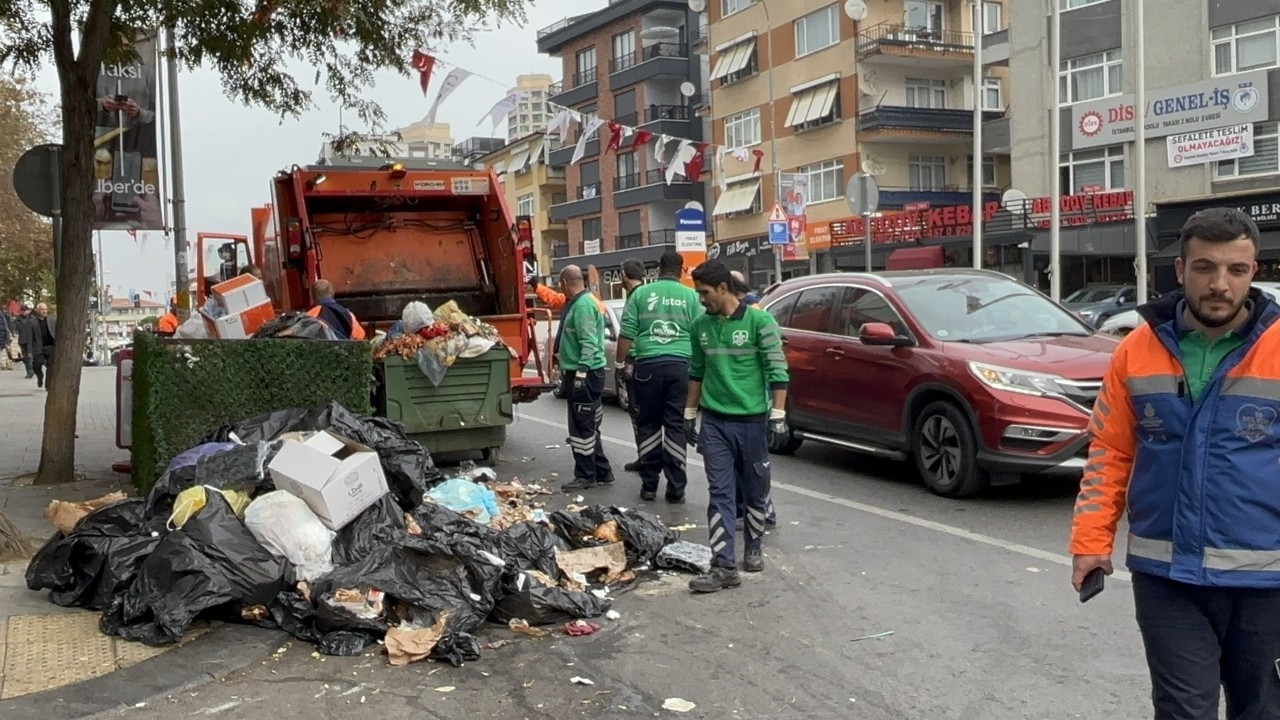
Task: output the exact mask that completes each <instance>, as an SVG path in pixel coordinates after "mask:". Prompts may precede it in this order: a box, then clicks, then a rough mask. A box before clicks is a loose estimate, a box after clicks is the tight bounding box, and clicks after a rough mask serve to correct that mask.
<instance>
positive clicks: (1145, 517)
mask: <svg viewBox="0 0 1280 720" xmlns="http://www.w3.org/2000/svg"><path fill="white" fill-rule="evenodd" d="M1181 242H1182V253H1181V257H1179V258H1178V259H1177V260H1176V261H1175V263H1174V268H1175V270H1176V272H1177V276H1178V281H1179V282H1180V283H1181V284H1182V286H1183V288H1184V289H1183V291H1180V292H1177V293H1173V294H1171V295H1166V296H1164V297H1161V298H1160V299H1158V300H1156V301H1154V302H1151V303H1148V304H1146V305H1144V306H1142V307H1141V308H1140V309H1139V312H1140V313H1141V315H1142V317H1143V318H1144V319H1145V320H1146V323H1145V324H1143V325H1141V326H1139V327H1138V328H1137V329H1135V330H1134V331H1133V332H1132V333H1130V334H1129V335H1128V337H1126V338H1125V339H1124V341H1123V342H1122V343H1121V344H1120V345H1119V347H1118V348H1117V349H1116V351H1115V355H1114V357H1113V358H1112V362H1111V367H1110V369H1109V370H1108V371H1107V374H1106V377H1105V378H1104V379H1103V383H1102V390H1101V392H1100V394H1099V395H1098V399H1097V401H1096V403H1095V404H1094V408H1093V419H1092V422H1091V430H1092V433H1093V444H1092V445H1091V447H1090V449H1089V464H1088V466H1087V467H1086V468H1085V472H1084V477H1083V479H1082V481H1081V484H1080V495H1079V497H1078V499H1077V501H1076V506H1075V516H1074V521H1073V523H1072V528H1071V548H1070V549H1071V553H1072V555H1073V572H1072V583H1073V584H1074V585H1075V586H1076V588H1077V589H1079V588H1080V585H1081V583H1082V582H1083V580H1084V578H1085V576H1086V575H1087V574H1088V573H1089V572H1090V571H1091V570H1093V569H1095V568H1102V570H1103V571H1104V572H1105V573H1107V574H1110V573H1111V570H1112V568H1111V553H1112V548H1113V542H1114V539H1115V533H1116V525H1117V523H1118V522H1119V520H1120V516H1121V515H1122V514H1124V512H1125V510H1126V507H1127V509H1128V516H1129V517H1128V519H1129V537H1128V554H1127V558H1126V563H1127V565H1128V567H1129V569H1130V570H1131V571H1132V579H1133V595H1134V606H1135V610H1136V615H1137V621H1138V629H1139V630H1140V632H1141V634H1142V640H1143V644H1144V645H1145V647H1146V654H1147V665H1148V668H1149V670H1150V673H1151V685H1152V691H1151V694H1152V702H1153V704H1154V706H1155V717H1156V720H1175V719H1176V720H1217V718H1218V697H1219V689H1220V688H1225V690H1226V698H1227V717H1228V718H1230V719H1231V720H1262V719H1263V718H1280V676H1278V675H1277V658H1280V423H1277V422H1276V421H1277V416H1280V322H1277V320H1280V306H1277V305H1276V303H1275V302H1274V301H1272V300H1271V299H1270V298H1269V296H1267V295H1265V294H1264V293H1262V292H1261V291H1259V290H1257V289H1251V288H1250V284H1251V282H1252V281H1253V277H1254V274H1255V273H1256V272H1257V269H1258V263H1257V256H1258V227H1257V225H1255V224H1254V222H1253V220H1252V219H1251V218H1249V216H1247V215H1245V214H1244V213H1242V212H1240V211H1239V210H1236V209H1234V208H1213V209H1209V210H1204V211H1201V212H1199V213H1197V214H1196V215H1194V216H1192V217H1191V219H1190V220H1188V221H1187V223H1186V225H1185V226H1184V227H1183V229H1182V237H1181Z"/></svg>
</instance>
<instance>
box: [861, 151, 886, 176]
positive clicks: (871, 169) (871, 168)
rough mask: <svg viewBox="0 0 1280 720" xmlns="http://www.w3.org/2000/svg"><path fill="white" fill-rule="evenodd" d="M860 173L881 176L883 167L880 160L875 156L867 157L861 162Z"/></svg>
mask: <svg viewBox="0 0 1280 720" xmlns="http://www.w3.org/2000/svg"><path fill="white" fill-rule="evenodd" d="M862 172H864V173H866V174H868V175H883V174H884V165H881V164H880V158H879V157H878V156H875V155H867V157H866V158H865V159H863V161H862Z"/></svg>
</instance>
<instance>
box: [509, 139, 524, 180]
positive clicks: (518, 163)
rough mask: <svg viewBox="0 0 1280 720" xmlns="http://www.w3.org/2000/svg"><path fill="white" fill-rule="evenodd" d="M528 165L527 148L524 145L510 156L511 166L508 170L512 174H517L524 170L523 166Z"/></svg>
mask: <svg viewBox="0 0 1280 720" xmlns="http://www.w3.org/2000/svg"><path fill="white" fill-rule="evenodd" d="M528 164H529V146H527V145H526V146H525V147H522V148H520V149H519V150H517V151H515V152H514V153H512V154H511V165H510V166H509V170H510V171H511V172H513V173H518V172H520V171H521V170H524V169H525V166H526V165H528Z"/></svg>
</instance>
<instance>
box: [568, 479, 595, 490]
mask: <svg viewBox="0 0 1280 720" xmlns="http://www.w3.org/2000/svg"><path fill="white" fill-rule="evenodd" d="M595 487H597V483H596V481H595V480H584V479H583V478H574V479H573V480H572V481H570V482H567V483H565V484H563V485H561V486H560V492H567V493H568V492H577V491H579V490H592V489H594V488H595Z"/></svg>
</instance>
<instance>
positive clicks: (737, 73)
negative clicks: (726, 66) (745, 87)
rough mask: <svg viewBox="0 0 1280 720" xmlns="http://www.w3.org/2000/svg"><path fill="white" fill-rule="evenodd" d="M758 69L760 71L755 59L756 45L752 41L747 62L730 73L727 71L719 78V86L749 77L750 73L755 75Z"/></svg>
mask: <svg viewBox="0 0 1280 720" xmlns="http://www.w3.org/2000/svg"><path fill="white" fill-rule="evenodd" d="M759 71H760V64H759V63H758V62H757V60H756V47H755V43H752V44H751V50H750V51H749V52H748V53H747V64H746V65H743V66H742V68H741V69H739V70H734V71H733V72H731V73H727V74H726V75H725V76H724V77H723V78H721V79H720V86H721V87H724V86H725V85H732V84H733V83H736V82H738V81H739V80H745V79H746V78H749V77H751V76H752V75H755V74H756V73H757V72H759Z"/></svg>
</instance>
